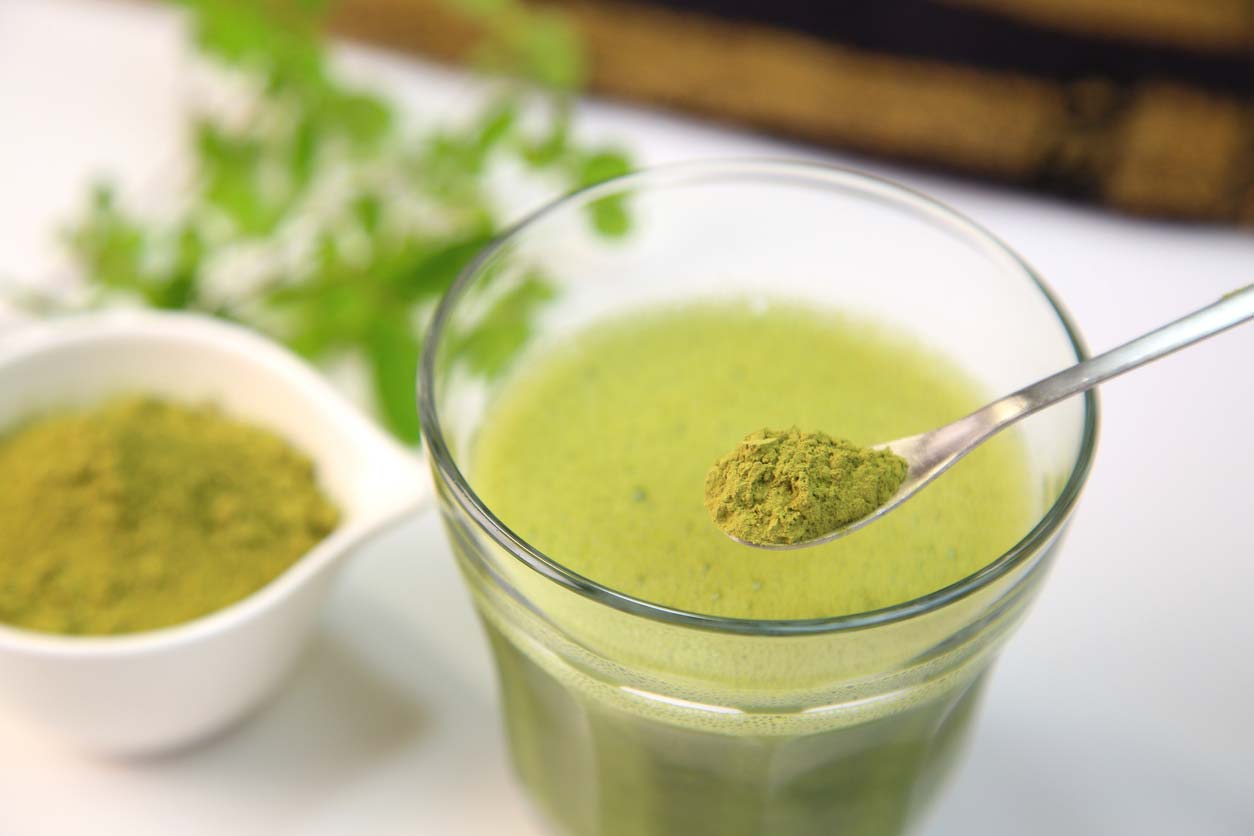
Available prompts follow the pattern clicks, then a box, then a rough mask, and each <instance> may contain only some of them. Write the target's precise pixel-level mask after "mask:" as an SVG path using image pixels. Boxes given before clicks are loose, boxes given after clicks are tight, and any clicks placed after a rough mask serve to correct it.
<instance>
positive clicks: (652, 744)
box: [420, 160, 1097, 836]
mask: <svg viewBox="0 0 1254 836" xmlns="http://www.w3.org/2000/svg"><path fill="white" fill-rule="evenodd" d="M624 213H625V214H626V216H627V217H629V218H630V227H629V229H628V230H627V231H626V232H625V234H619V235H606V234H604V233H605V231H606V228H607V227H612V226H615V225H616V221H617V220H618V219H620V218H621V217H622V216H623V214H624ZM598 222H599V223H600V224H601V231H600V232H598V230H597V229H596V224H597V223H598ZM731 298H735V299H744V298H751V299H752V298H762V299H777V298H778V299H781V300H791V301H795V300H801V301H803V302H804V303H805V304H807V305H809V306H813V307H819V308H831V309H835V310H839V311H843V312H847V313H848V314H850V315H851V316H856V317H858V318H864V319H869V320H874V321H878V322H880V323H882V324H883V325H884V326H885V327H887V328H891V329H892V330H893V331H895V332H897V333H900V334H903V335H906V336H908V337H910V338H912V339H914V340H915V341H917V342H919V343H921V344H923V345H924V346H926V348H927V350H928V351H929V352H933V353H935V354H937V355H940V356H942V357H944V358H947V359H948V360H950V361H952V362H954V363H956V364H957V365H958V366H959V367H961V368H962V369H964V370H965V371H966V372H967V373H968V375H969V376H970V377H971V378H973V379H974V380H975V381H977V382H978V383H979V384H980V385H981V386H982V388H983V389H984V390H985V391H986V392H987V394H989V395H990V396H992V395H999V394H1002V393H1004V392H1008V391H1012V390H1014V389H1017V388H1018V387H1020V386H1022V385H1023V384H1025V383H1028V382H1031V381H1033V380H1035V379H1037V378H1039V377H1042V376H1044V375H1045V374H1047V373H1049V372H1052V371H1055V370H1057V369H1059V368H1062V367H1063V366H1067V365H1070V364H1072V363H1075V362H1076V361H1078V360H1080V359H1083V357H1084V356H1085V353H1084V348H1083V345H1082V343H1081V341H1080V339H1079V337H1078V336H1077V334H1076V331H1075V329H1074V327H1073V326H1072V325H1071V323H1070V321H1069V319H1068V318H1067V316H1066V314H1065V313H1064V312H1063V310H1062V308H1061V306H1060V305H1059V304H1058V302H1057V300H1055V299H1054V297H1053V296H1052V294H1051V293H1050V292H1049V290H1048V289H1047V288H1046V287H1045V286H1044V285H1043V283H1042V282H1041V281H1040V279H1039V278H1038V277H1037V276H1036V275H1035V274H1034V273H1033V272H1032V270H1031V268H1029V267H1028V266H1027V265H1026V264H1025V263H1024V262H1023V261H1022V260H1021V259H1020V258H1018V257H1017V256H1016V255H1015V254H1014V253H1013V252H1012V251H1011V250H1010V249H1009V248H1008V247H1006V246H1005V245H1004V244H1002V243H1000V242H999V241H998V240H997V239H995V238H994V237H993V236H992V235H990V234H989V233H988V232H986V231H985V230H983V229H982V228H980V227H979V226H977V225H976V224H974V223H972V222H971V221H969V220H967V219H966V218H964V217H962V216H961V215H959V214H957V213H956V212H954V211H953V210H951V209H949V208H947V207H945V206H943V205H941V204H939V203H937V202H936V201H934V200H931V199H929V198H927V197H925V196H923V195H920V194H918V193H916V192H913V191H911V190H909V189H906V188H903V187H901V186H898V185H894V184H892V183H889V182H887V181H885V180H882V179H879V178H876V177H871V176H867V175H865V174H859V173H856V172H853V171H848V170H843V169H838V168H832V167H824V166H818V165H811V164H801V163H793V162H786V161H752V160H750V161H728V162H706V163H689V164H681V165H674V166H669V167H662V168H658V169H654V170H651V171H645V172H642V173H637V174H632V175H628V176H626V177H622V178H619V179H617V180H613V181H610V182H607V183H603V184H601V185H598V186H594V187H592V188H589V189H586V190H584V191H581V192H578V193H576V194H573V195H571V196H568V197H565V198H563V199H561V200H558V201H556V202H555V203H553V204H551V205H549V206H547V207H545V208H543V209H541V210H540V211H538V212H536V213H535V214H534V215H532V216H531V217H530V218H528V219H527V220H525V221H524V222H522V223H521V224H519V225H518V226H516V227H515V228H514V229H513V230H512V231H510V232H509V233H508V234H506V235H504V236H503V237H502V238H501V239H500V240H499V241H498V242H496V243H495V244H493V245H492V246H491V247H489V248H488V249H487V250H486V251H485V252H483V253H482V254H480V256H479V257H478V258H477V259H476V260H475V262H474V263H473V264H472V265H471V266H470V267H469V268H468V269H467V270H466V271H465V272H464V273H463V274H462V275H461V277H460V278H459V279H458V280H457V282H456V283H455V284H454V285H453V287H452V288H451V290H450V291H449V293H448V294H447V296H446V297H445V298H444V300H443V301H442V303H441V305H440V307H439V309H438V311H437V312H436V315H435V319H434V322H433V325H432V327H431V329H430V332H429V335H428V338H427V343H426V347H425V352H424V357H423V367H422V375H421V378H422V379H421V387H420V388H421V393H420V401H421V404H420V409H421V413H422V421H423V430H424V437H425V443H426V446H427V451H428V454H429V461H430V465H431V467H432V470H433V472H434V475H435V481H436V485H437V493H438V497H439V503H440V508H441V513H442V515H443V520H444V523H445V526H446V529H447V531H448V535H449V538H450V540H451V542H452V545H453V549H454V551H455V553H456V556H457V560H458V563H459V566H460V568H461V570H462V573H463V575H464V577H465V579H466V583H467V585H468V586H469V589H470V592H471V595H472V598H473V601H474V604H475V606H476V608H477V611H478V613H479V615H480V617H481V620H482V623H483V625H484V629H485V631H486V633H487V637H488V641H489V643H490V645H491V648H492V651H493V654H494V656H495V660H496V665H497V671H498V675H499V682H500V688H501V694H502V700H503V704H504V714H505V726H506V728H507V731H508V736H509V741H510V750H511V754H512V759H513V763H514V767H515V769H516V771H517V774H518V776H519V778H520V779H521V781H522V783H523V784H524V785H525V787H526V789H527V791H528V793H529V795H530V797H531V799H532V800H533V801H534V802H535V804H536V806H537V807H538V809H539V810H540V812H541V814H542V815H543V817H544V818H545V819H546V820H547V821H548V823H549V824H550V826H551V827H552V828H553V829H554V832H556V833H563V834H572V835H573V836H679V835H680V834H683V835H684V836H703V835H704V834H711V835H712V836H713V834H717V836H749V835H750V834H769V836H794V834H796V835H798V836H799V835H800V834H825V835H826V834H851V835H852V836H881V834H882V835H883V836H888V834H898V833H902V832H905V831H906V830H908V829H909V828H910V827H911V826H912V825H913V824H914V823H916V822H917V821H918V819H919V816H920V813H921V812H922V811H923V810H924V809H925V807H926V806H927V804H928V801H929V799H931V798H932V797H933V795H934V793H935V790H936V789H937V787H938V786H939V785H940V783H941V781H942V778H943V777H944V775H945V773H946V772H947V771H948V770H949V769H950V767H951V766H952V765H953V763H954V760H955V758H956V756H957V754H958V752H959V749H960V746H961V744H962V742H963V739H964V737H965V736H966V733H967V729H968V726H969V724H970V720H971V717H972V713H973V710H974V708H975V704H976V702H977V699H978V695H979V692H980V687H981V683H982V682H983V681H984V679H985V676H986V674H987V672H988V670H989V667H990V665H991V663H992V661H993V659H994V657H995V655H996V653H997V651H998V649H999V648H1000V647H1001V645H1002V643H1003V642H1004V640H1005V639H1006V637H1007V636H1008V634H1009V633H1010V632H1011V630H1012V629H1013V628H1014V627H1015V625H1016V624H1017V622H1018V621H1019V619H1020V618H1021V617H1022V616H1023V614H1024V611H1025V609H1026V608H1027V606H1028V604H1029V603H1030V601H1031V599H1032V598H1033V596H1034V594H1035V593H1036V591H1037V589H1038V588H1039V586H1040V583H1041V581H1042V578H1043V577H1044V575H1045V573H1046V570H1047V567H1048V566H1049V564H1050V562H1051V560H1052V559H1053V557H1054V554H1055V552H1056V550H1057V548H1058V544H1059V541H1060V540H1061V538H1062V535H1063V532H1064V529H1065V527H1066V523H1067V520H1068V517H1069V515H1070V513H1071V511H1072V509H1073V508H1074V506H1075V503H1076V500H1077V497H1078V495H1079V493H1080V490H1081V487H1082V486H1083V484H1084V480H1085V477H1086V475H1087V473H1088V470H1089V465H1090V462H1091V460H1092V456H1093V450H1094V443H1095V438H1096V426H1097V404H1096V399H1095V397H1094V396H1093V395H1092V394H1091V393H1090V394H1088V395H1085V396H1083V397H1080V398H1076V399H1073V400H1072V401H1070V402H1067V403H1064V404H1061V405H1059V406H1057V407H1054V408H1051V409H1050V410H1047V411H1045V412H1042V413H1040V414H1039V415H1036V416H1034V417H1033V418H1030V419H1028V421H1026V422H1024V424H1022V425H1021V426H1020V427H1017V428H1016V429H1015V430H1014V431H1015V432H1018V433H1019V434H1020V435H1021V438H1022V441H1023V443H1024V448H1025V450H1026V451H1027V453H1026V456H1027V460H1028V465H1027V466H1028V470H1029V476H1030V479H1029V481H1030V487H1029V492H1030V502H1031V504H1032V509H1033V520H1034V522H1033V523H1032V524H1031V526H1030V530H1026V531H1025V532H1024V536H1023V537H1022V539H1021V540H1020V541H1019V542H1018V543H1017V544H1016V545H1015V546H1014V547H1013V548H1011V549H1010V550H1009V551H1007V552H1006V553H1004V554H1002V555H1000V556H997V557H995V559H992V560H991V561H990V562H989V563H988V564H987V565H986V566H985V567H984V568H982V569H980V570H979V571H977V572H975V573H974V574H972V575H970V576H969V577H965V578H963V579H961V580H959V581H957V582H955V583H953V584H951V585H949V586H947V587H945V588H943V589H938V590H936V591H934V592H932V593H930V594H928V595H924V596H923V597H921V598H917V599H915V600H910V601H903V602H901V603H899V604H896V605H894V606H890V607H887V608H884V609H879V610H876V611H873V612H863V613H856V614H848V615H841V616H839V617H832V618H820V619H806V620H777V621H759V620H751V619H743V618H722V617H716V616H712V615H707V614H702V613H696V612H685V611H681V610H677V609H673V608H668V607H665V606H660V605H658V604H656V603H653V602H650V601H647V600H642V599H640V598H637V597H633V596H631V595H628V594H625V593H623V592H621V591H619V590H615V589H611V588H608V587H606V586H604V585H602V584H599V583H597V582H596V581H594V580H592V579H591V578H588V577H585V576H582V575H580V574H578V573H576V572H574V571H572V570H571V569H569V568H568V567H567V566H565V565H563V563H562V559H561V558H562V556H561V555H548V554H544V553H543V552H541V551H540V550H539V549H537V548H536V547H535V546H533V545H532V544H530V543H528V542H526V541H525V540H524V539H523V538H521V537H519V536H518V535H517V534H515V533H514V532H513V531H511V529H510V527H509V525H508V521H503V520H501V519H499V518H498V517H497V516H496V515H495V514H494V513H493V509H492V508H491V507H489V506H487V505H486V504H485V503H484V502H483V501H482V500H481V499H480V498H479V497H478V495H477V494H476V491H475V483H474V479H473V475H472V474H473V462H472V461H471V457H472V455H473V451H474V447H473V442H474V440H475V437H476V433H477V432H478V430H479V428H480V427H482V426H483V425H484V423H485V422H489V421H491V420H492V417H493V398H494V395H495V393H496V392H497V391H498V390H499V388H500V387H501V386H502V385H503V383H504V381H507V380H508V379H509V378H510V375H511V373H512V372H514V371H515V370H517V369H518V368H519V367H520V366H528V365H530V364H531V363H534V362H536V361H537V359H539V360H541V361H542V359H543V357H544V354H545V351H546V350H547V349H548V348H549V347H551V346H552V345H554V344H556V343H558V342H560V341H561V340H562V339H563V338H564V337H568V336H569V335H570V334H571V333H573V332H576V331H579V330H580V329H583V328H586V327H588V325H589V323H594V322H597V321H598V320H600V319H603V318H605V317H608V316H615V317H618V316H621V315H623V314H624V313H625V312H630V311H633V310H636V309H648V308H655V307H657V306H658V305H665V304H674V303H682V302H688V301H692V300H716V301H717V300H725V299H731ZM520 312H526V313H529V314H530V321H529V322H525V323H524V322H523V321H522V320H518V321H515V320H513V319H511V320H508V321H510V322H513V323H514V325H513V326H512V327H511V328H508V329H505V328H500V327H497V328H495V329H492V330H488V331H485V330H482V329H481V326H483V325H484V324H485V323H487V324H488V325H492V324H493V323H496V324H497V325H498V326H499V325H500V323H501V322H502V321H504V320H503V317H504V316H505V315H506V314H507V313H508V314H510V315H513V316H517V315H518V314H519V313H520ZM485 334H486V335H490V336H491V338H492V339H491V340H490V341H485V339H484V335H485ZM814 362H815V363H828V362H839V358H835V357H816V358H815V359H814ZM713 406H715V405H712V407H713ZM975 406H977V404H972V407H973V408H974V407H975ZM649 408H650V405H649V404H647V403H642V404H641V405H640V409H642V410H647V409H649ZM921 429H922V428H921ZM694 490H700V486H699V485H698V486H696V487H694ZM572 513H574V512H573V511H572ZM585 513H586V512H585ZM580 524H583V525H595V520H581V521H580ZM763 559H764V560H773V559H776V558H774V557H771V556H769V555H765V554H764V556H763Z"/></svg>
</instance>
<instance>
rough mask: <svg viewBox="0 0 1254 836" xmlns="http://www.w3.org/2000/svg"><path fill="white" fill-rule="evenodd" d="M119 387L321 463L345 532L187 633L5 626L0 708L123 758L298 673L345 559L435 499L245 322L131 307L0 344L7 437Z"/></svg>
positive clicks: (226, 717)
mask: <svg viewBox="0 0 1254 836" xmlns="http://www.w3.org/2000/svg"><path fill="white" fill-rule="evenodd" d="M125 393H154V394H157V395H159V396H163V397H168V398H170V399H173V400H179V401H190V402H203V401H206V400H209V401H212V402H214V403H216V404H218V405H220V406H221V407H222V408H223V409H224V410H226V411H227V412H228V413H230V414H232V415H235V416H238V417H241V418H243V419H245V420H248V421H251V422H253V423H255V424H257V425H260V426H265V427H268V428H270V429H272V430H274V431H276V432H278V433H279V434H280V435H282V436H283V437H285V438H287V439H288V440H289V441H291V442H292V443H293V444H295V445H296V446H297V447H299V448H300V449H301V450H303V451H304V452H306V453H307V454H308V455H310V456H311V457H312V458H313V459H314V461H315V462H316V463H317V466H318V475H319V478H320V480H321V482H322V484H323V486H324V488H325V489H326V490H327V492H328V493H329V494H330V496H331V497H332V498H333V499H334V500H335V501H336V502H337V503H338V504H339V506H340V508H341V509H342V511H343V513H344V522H343V524H342V525H341V527H340V528H339V530H338V531H336V532H335V533H334V534H332V535H331V536H330V537H329V538H328V539H326V540H325V541H323V542H322V543H321V544H319V545H318V546H317V547H316V548H314V549H313V550H312V551H311V552H309V554H307V555H306V556H305V557H303V558H302V559H301V560H300V561H298V562H297V563H296V564H295V565H294V566H292V568H290V569H289V570H288V571H287V572H285V573H284V574H283V575H281V576H280V577H279V578H277V579H276V580H275V581H273V582H272V583H270V584H269V585H267V586H266V587H265V588H263V589H261V590H260V591H258V592H257V593H255V594H253V595H252V596H250V597H248V598H246V599H245V600H243V601H241V602H239V603H237V604H234V605H232V606H230V607H227V608H226V609H223V610H220V611H218V612H216V613H213V614H210V615H208V616H205V617H203V618H200V619H197V620H195V621H192V622H188V623H187V624H183V625H179V626H176V627H171V628H167V629H162V630H155V631H151V632H147V633H137V634H134V635H129V636H119V637H95V638H71V637H60V636H53V635H46V634H41V633H35V632H30V631H26V630H20V629H13V628H9V627H4V626H0V710H5V711H13V712H18V713H20V714H21V715H23V716H25V717H26V718H29V720H31V721H32V722H36V723H39V724H40V725H42V726H44V727H46V728H47V729H48V730H50V731H51V732H52V733H54V734H56V735H58V736H60V737H62V738H64V739H65V740H67V741H69V742H71V743H73V744H75V745H77V746H80V747H83V748H87V749H90V750H94V751H97V752H103V753H107V754H116V755H129V754H142V753H150V752H156V751H162V750H168V749H172V748H175V747H179V746H183V745H186V744H189V743H192V742H195V741H197V740H200V739H202V738H205V737H208V736H210V735H212V734H214V733H215V732H217V731H220V730H221V729H223V728H225V727H227V726H228V725H230V724H232V723H233V722H235V721H237V720H239V719H240V718H241V717H243V716H244V715H245V714H246V713H247V712H248V711H249V710H250V709H252V708H254V707H256V706H257V705H258V704H259V703H260V702H261V701H262V700H263V699H264V698H265V697H266V696H268V695H269V694H270V693H271V692H272V691H273V690H274V689H275V688H276V686H277V685H278V684H279V683H280V682H281V681H282V680H283V678H284V676H285V674H286V673H287V672H288V671H289V670H290V669H291V667H292V665H293V663H294V662H295V660H296V658H297V656H298V655H299V653H300V651H301V649H302V647H303V646H304V645H305V643H306V639H307V638H309V636H310V633H311V631H312V628H313V626H314V624H315V621H316V617H317V614H318V610H319V607H320V605H321V604H322V602H323V600H324V599H325V597H326V595H327V592H328V590H329V587H330V583H331V580H332V578H333V577H334V574H335V569H336V568H337V567H338V566H339V565H341V564H342V562H343V559H344V558H345V556H346V555H348V554H349V553H350V552H351V551H352V550H353V548H354V547H355V546H357V545H359V544H360V543H361V542H362V541H363V540H364V539H366V538H367V537H369V536H370V535H371V534H373V533H375V532H377V531H378V530H379V529H380V528H381V527H383V526H386V525H387V524H388V523H390V522H392V521H395V520H397V519H399V518H400V517H402V516H403V515H405V514H407V513H409V512H412V511H415V510H417V508H418V507H420V506H421V504H422V503H423V502H424V501H425V498H426V497H427V496H429V489H428V487H427V486H428V484H429V482H428V477H427V476H426V474H425V471H424V470H423V468H422V467H421V464H420V462H419V460H418V459H417V456H416V455H415V454H413V453H411V452H410V451H408V450H406V449H405V448H403V447H402V446H400V445H399V444H396V443H395V442H393V441H392V440H391V439H390V438H389V437H388V436H386V435H385V434H384V433H382V432H381V431H380V430H378V429H377V428H376V427H375V426H374V425H373V423H371V422H370V421H369V420H367V419H366V418H365V417H364V416H362V415H361V414H360V413H358V412H357V411H356V410H355V409H354V408H353V407H352V406H351V405H350V404H348V403H347V402H346V401H345V400H344V399H343V398H342V397H341V396H340V395H339V394H338V393H337V392H336V391H335V390H333V389H332V388H331V387H330V386H329V385H328V384H327V383H326V382H325V381H324V380H323V379H322V378H321V377H320V376H319V375H318V374H317V373H316V372H314V371H313V370H312V369H310V368H309V367H308V366H307V365H305V364H304V363H303V362H301V361H300V360H299V359H297V358H296V357H295V356H293V355H292V354H290V353H289V352H287V351H286V350H284V349H282V348H280V347H278V346H276V345H275V344H273V343H271V342H269V341H267V340H265V339H263V338H261V337H259V336H256V335H254V334H252V333H250V332H248V331H245V330H243V329H241V328H238V327H235V326H231V325H227V324H224V323H221V322H217V321H214V320H210V319H207V318H203V317H197V316H190V315H185V314H151V313H142V314H141V313H131V312H128V313H125V314H94V315H88V316H82V317H77V318H73V319H67V320H63V321H61V322H59V323H56V324H52V325H37V326H31V327H29V328H28V329H26V330H23V331H21V332H19V333H18V334H16V335H13V336H11V337H8V338H6V339H5V340H3V341H0V432H2V431H3V430H4V429H5V428H7V427H10V426H12V425H13V424H14V423H15V422H19V421H21V420H22V419H24V418H26V417H28V416H31V415H37V414H39V413H40V412H41V411H44V410H55V409H58V408H65V407H74V406H89V405H93V404H97V403H99V402H100V401H101V400H102V399H105V398H107V397H108V396H110V395H114V394H125ZM2 478H3V474H0V479H2ZM0 536H3V532H0Z"/></svg>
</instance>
